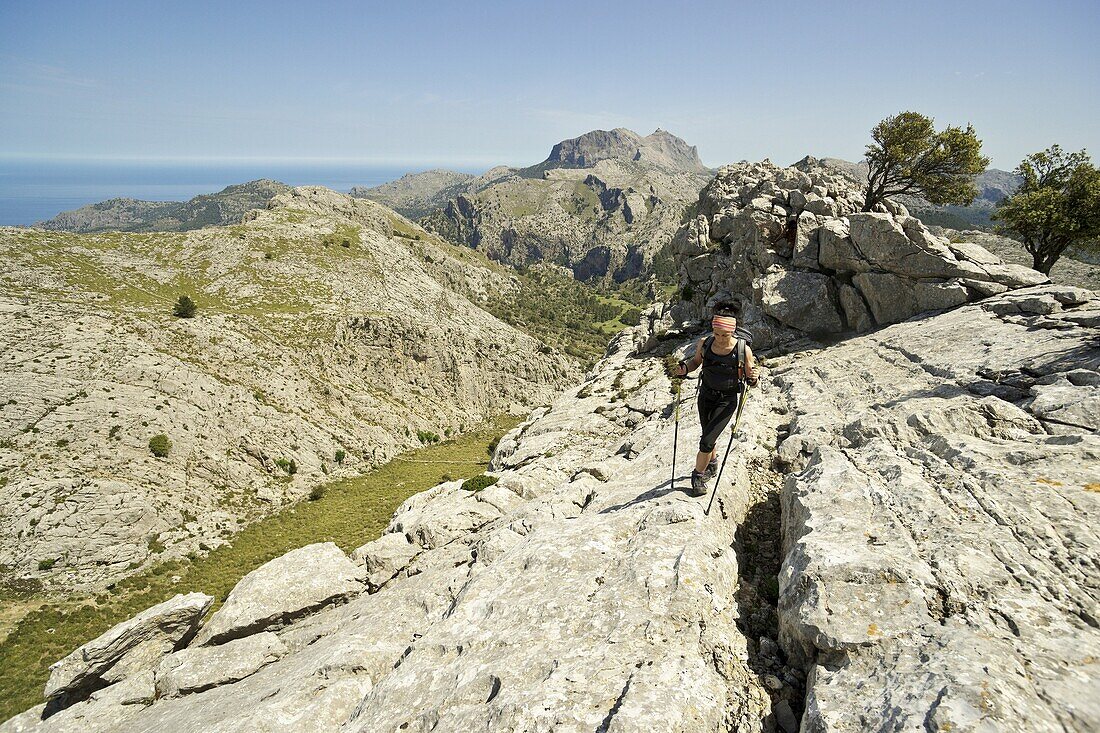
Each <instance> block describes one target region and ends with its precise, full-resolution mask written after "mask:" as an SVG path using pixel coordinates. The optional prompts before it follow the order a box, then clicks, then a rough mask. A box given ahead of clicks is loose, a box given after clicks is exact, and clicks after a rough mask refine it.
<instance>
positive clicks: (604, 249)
mask: <svg viewBox="0 0 1100 733" xmlns="http://www.w3.org/2000/svg"><path fill="white" fill-rule="evenodd" d="M708 178H709V174H708V173H707V169H706V168H705V167H703V165H702V163H700V162H699V156H698V154H697V153H696V151H695V148H694V147H691V146H688V145H687V143H685V142H684V141H683V140H681V139H679V138H677V137H675V136H674V135H671V134H669V133H667V132H664V131H663V130H658V131H656V132H654V133H653V134H651V135H648V136H646V137H641V136H640V135H638V134H636V133H634V132H631V131H630V130H624V129H616V130H612V131H610V132H609V131H604V130H596V131H593V132H590V133H586V134H584V135H581V136H580V137H578V138H574V139H572V140H565V141H563V142H561V143H558V144H557V145H555V146H554V149H553V150H552V151H551V154H550V156H549V157H548V158H547V159H546V160H545V161H543V162H542V163H540V164H538V165H535V166H532V167H530V168H523V169H494V170H492V171H490V172H489V173H487V174H485V175H484V176H481V177H479V178H478V179H475V180H474V181H471V182H469V183H467V184H466V188H465V190H464V191H463V192H462V193H460V194H458V195H456V196H454V197H453V198H452V199H451V200H450V201H448V202H447V203H446V204H445V205H444V206H442V207H441V208H440V209H439V210H437V211H435V212H433V213H431V214H429V215H427V216H425V217H424V218H423V219H422V220H421V223H423V224H424V226H425V227H427V228H429V229H431V230H433V231H436V232H438V233H440V234H441V235H443V236H445V237H447V238H448V239H450V240H451V241H454V242H459V243H462V244H465V245H466V246H469V247H472V248H474V249H477V250H478V251H480V252H484V253H485V254H487V255H488V256H489V257H491V258H493V259H495V260H498V261H500V262H506V263H508V264H511V265H515V266H521V267H523V266H528V265H532V264H535V263H537V262H549V263H553V264H556V265H560V266H562V267H565V268H568V269H569V270H571V271H572V273H573V275H574V276H575V277H576V278H577V279H579V280H602V279H611V280H615V281H618V282H621V281H623V280H626V279H629V278H634V277H639V276H642V275H646V274H649V273H650V272H652V270H653V267H654V258H655V257H657V255H658V253H659V252H661V250H662V248H664V247H665V246H666V245H667V244H668V242H669V240H670V238H671V236H672V233H673V232H674V231H675V230H676V228H677V227H678V226H679V224H680V219H681V216H682V215H683V210H684V207H685V206H686V204H687V203H688V202H689V201H691V200H692V199H693V198H695V196H696V194H697V193H698V191H699V189H700V188H701V187H702V186H703V184H704V183H705V182H706V181H707V179H708Z"/></svg>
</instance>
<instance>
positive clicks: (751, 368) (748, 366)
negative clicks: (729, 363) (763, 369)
mask: <svg viewBox="0 0 1100 733" xmlns="http://www.w3.org/2000/svg"><path fill="white" fill-rule="evenodd" d="M758 378H759V376H758V375H757V373H756V357H754V356H753V355H752V347H751V346H749V345H748V344H745V381H746V382H748V383H749V384H751V385H753V386H754V387H755V386H756V380H757V379H758Z"/></svg>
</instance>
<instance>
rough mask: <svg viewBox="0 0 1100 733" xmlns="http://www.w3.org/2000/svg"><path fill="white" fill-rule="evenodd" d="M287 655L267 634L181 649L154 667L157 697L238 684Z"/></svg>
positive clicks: (276, 639)
mask: <svg viewBox="0 0 1100 733" xmlns="http://www.w3.org/2000/svg"><path fill="white" fill-rule="evenodd" d="M286 652H287V648H286V645H285V644H283V642H282V641H281V640H280V639H279V637H277V636H276V635H275V634H273V633H271V632H270V631H264V632H261V633H259V634H253V635H252V636H246V637H244V638H243V639H236V640H234V641H229V642H226V643H225V644H221V645H219V646H213V647H198V648H191V649H181V650H180V651H178V652H176V653H174V654H170V655H168V656H167V657H165V658H164V659H162V660H161V662H160V664H159V665H158V666H157V670H156V690H157V695H158V696H159V697H175V696H177V695H187V694H190V693H193V692H202V691H203V690H208V689H210V688H212V687H218V686H219V685H225V684H228V683H230V682H237V681H238V680H243V679H244V678H245V677H248V676H249V675H250V674H253V673H255V672H256V671H257V670H258V669H260V668H261V667H263V666H265V665H267V664H270V663H272V662H274V661H275V660H277V659H279V658H280V657H282V656H283V655H284V654H286Z"/></svg>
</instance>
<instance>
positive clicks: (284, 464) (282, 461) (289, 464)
mask: <svg viewBox="0 0 1100 733" xmlns="http://www.w3.org/2000/svg"><path fill="white" fill-rule="evenodd" d="M275 465H276V466H278V467H279V468H281V469H283V470H284V471H286V474H287V475H288V476H293V475H294V474H296V473H298V464H297V463H295V462H294V459H293V458H291V459H290V460H287V459H286V458H276V459H275Z"/></svg>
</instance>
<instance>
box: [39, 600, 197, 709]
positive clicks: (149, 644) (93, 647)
mask: <svg viewBox="0 0 1100 733" xmlns="http://www.w3.org/2000/svg"><path fill="white" fill-rule="evenodd" d="M213 602H214V599H213V598H211V597H210V596H207V595H203V594H202V593H188V594H186V595H183V594H180V595H177V596H175V597H174V598H172V599H170V600H167V601H165V602H164V603H160V604H157V605H156V606H153V607H151V608H147V609H146V610H144V611H142V612H141V613H139V614H138V615H136V616H134V617H133V618H131V619H129V620H127V621H123V622H122V623H120V624H117V625H116V626H114V627H112V628H111V629H110V630H108V631H107V632H105V633H104V634H102V635H101V636H99V637H97V638H95V639H93V640H92V641H90V642H88V643H87V644H85V645H84V646H82V647H80V648H79V649H77V650H76V651H74V652H72V653H71V654H69V655H68V656H67V657H65V658H64V659H62V660H60V661H58V662H55V663H54V664H52V665H50V679H49V681H48V682H47V683H46V691H45V696H46V697H47V698H50V699H61V698H65V700H66V702H67V703H69V704H71V703H72V702H75V701H79V700H81V699H83V698H85V697H87V696H88V695H89V694H90V693H91V692H92V691H94V690H95V689H96V688H97V687H102V686H103V685H105V684H110V683H112V682H118V681H119V680H121V679H124V678H125V677H127V676H128V675H131V674H134V673H136V672H138V671H141V670H147V669H151V668H152V667H154V666H156V664H157V663H158V662H159V661H160V659H161V657H163V656H164V655H165V654H168V653H169V652H171V651H172V649H173V648H175V647H176V645H178V644H180V643H181V642H184V643H185V642H186V641H187V640H188V639H189V638H190V636H191V635H192V634H193V633H194V631H195V629H196V628H197V627H198V624H199V620H200V619H201V618H202V616H203V614H205V613H206V611H207V609H209V608H210V604H211V603H213Z"/></svg>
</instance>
